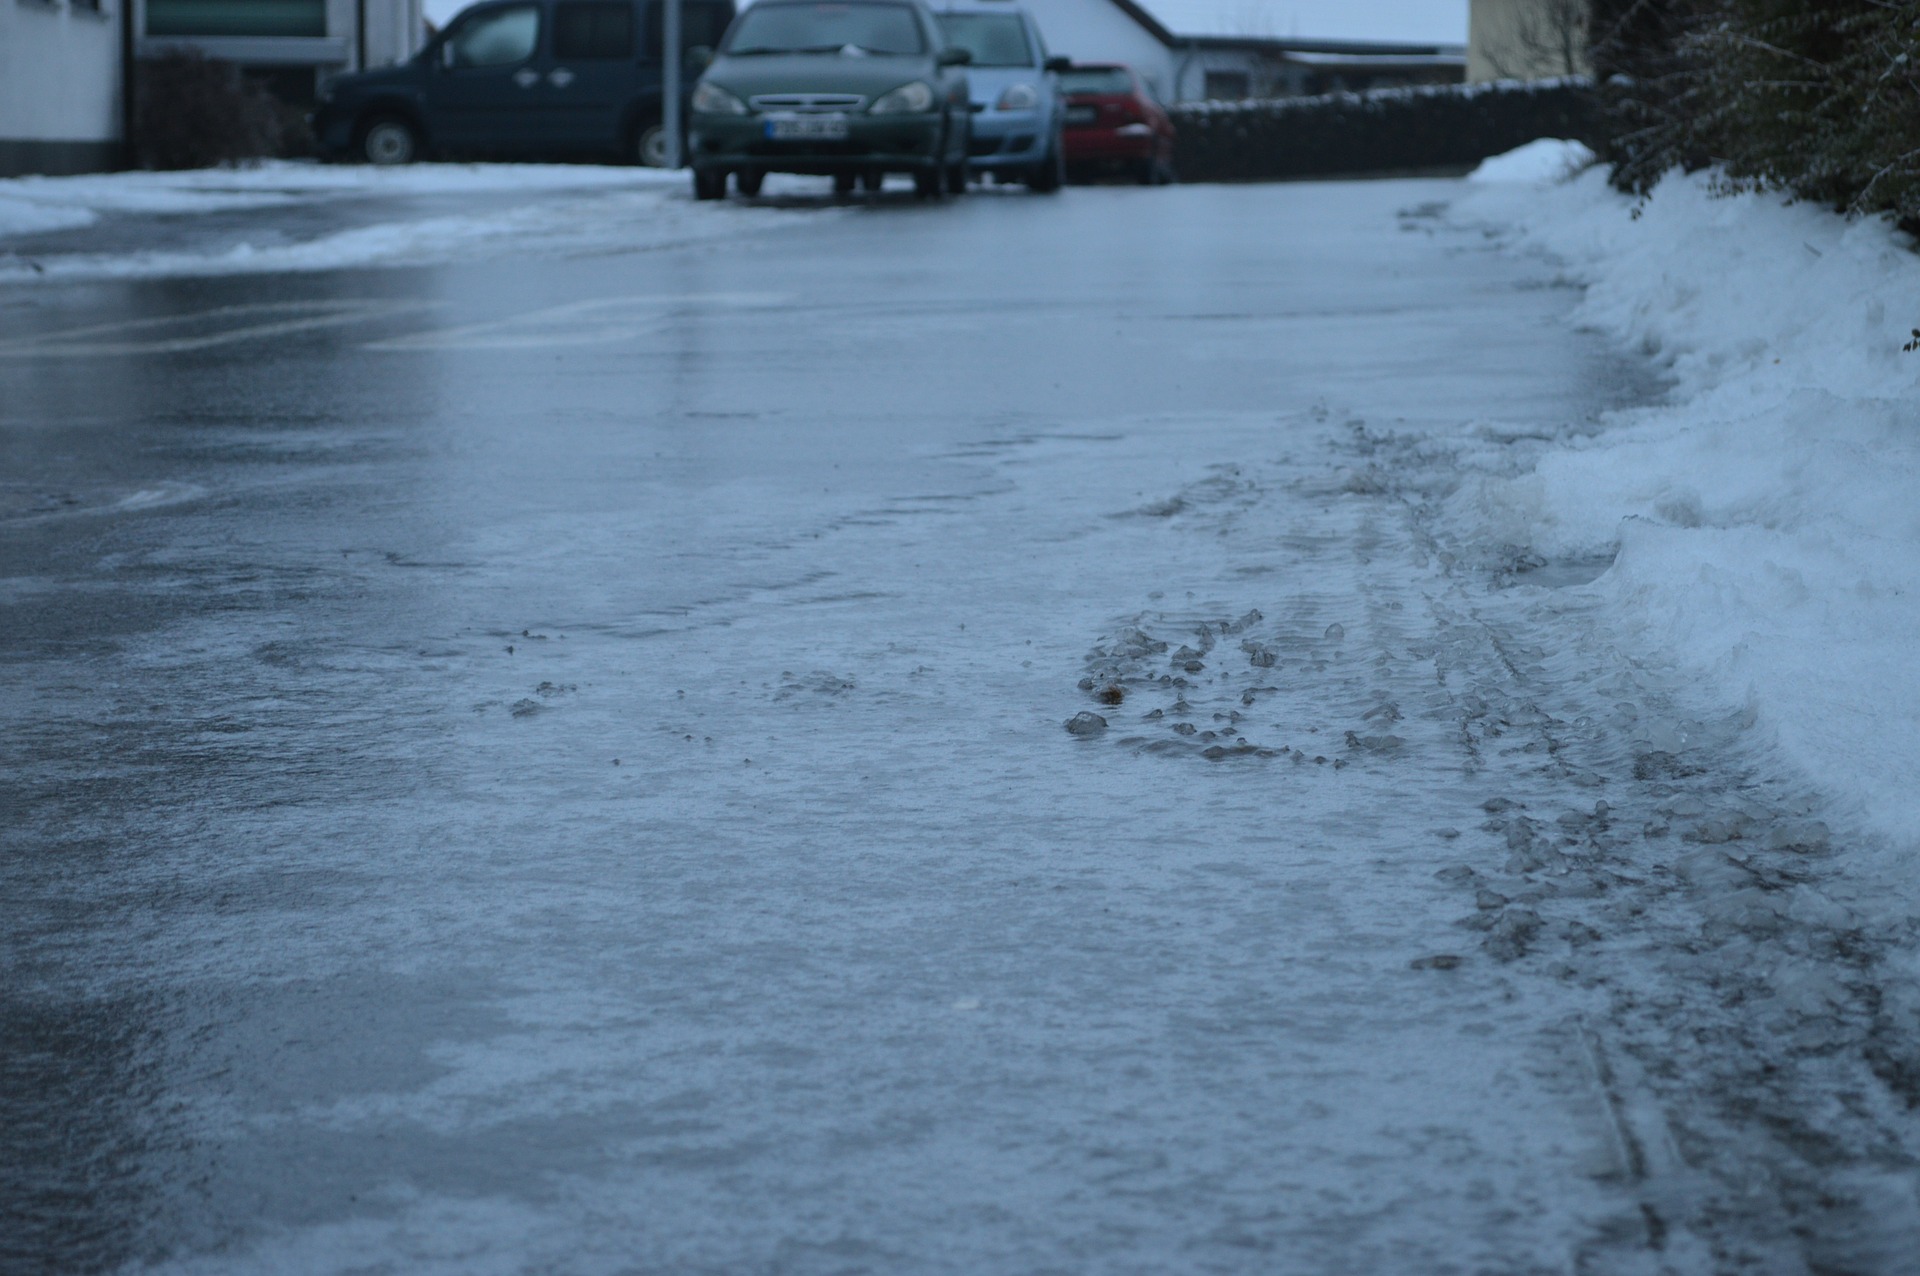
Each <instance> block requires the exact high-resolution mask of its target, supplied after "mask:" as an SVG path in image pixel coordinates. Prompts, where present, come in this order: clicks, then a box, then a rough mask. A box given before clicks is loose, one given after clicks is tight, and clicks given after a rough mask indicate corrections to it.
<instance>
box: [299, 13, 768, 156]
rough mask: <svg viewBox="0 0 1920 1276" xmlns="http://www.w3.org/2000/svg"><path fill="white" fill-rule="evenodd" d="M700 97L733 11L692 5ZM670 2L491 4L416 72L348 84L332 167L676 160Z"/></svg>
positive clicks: (336, 91) (329, 129) (687, 30)
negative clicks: (672, 151) (457, 158)
mask: <svg viewBox="0 0 1920 1276" xmlns="http://www.w3.org/2000/svg"><path fill="white" fill-rule="evenodd" d="M681 12H682V16H681V50H682V56H683V62H682V65H683V66H684V67H685V68H686V76H685V79H684V83H685V84H686V87H687V89H688V90H689V91H691V89H692V87H693V81H694V80H695V78H697V76H698V75H699V70H700V67H701V66H702V65H704V63H705V60H706V55H707V54H710V52H711V50H712V49H713V48H714V46H716V45H718V44H719V43H720V36H721V34H722V33H723V32H725V31H726V29H727V24H728V23H729V22H731V21H732V20H733V3H732V0H683V4H682V10H681ZM661 18H662V15H661V5H660V4H659V3H658V0H488V2H487V3H484V4H477V5H474V6H472V7H471V8H468V9H463V10H461V12H460V13H459V15H458V16H456V17H455V18H454V19H453V21H451V22H449V23H448V24H447V29H446V30H445V31H443V32H441V33H440V34H439V35H436V36H435V37H434V38H433V39H432V40H429V41H428V42H427V46H426V47H425V48H424V49H422V50H420V52H419V54H418V55H416V56H415V57H414V58H413V60H412V61H410V62H406V63H404V64H402V65H400V66H394V67H385V68H382V69H381V70H378V71H362V72H358V73H356V74H352V75H342V76H337V77H335V78H334V79H332V80H330V81H328V83H327V84H326V86H325V87H324V88H323V89H322V90H321V101H320V107H319V109H318V110H317V111H315V112H314V115H313V132H314V138H315V140H316V141H317V142H318V144H319V147H320V150H321V153H322V154H323V155H327V156H329V157H335V158H339V157H344V158H349V159H359V160H365V161H367V162H368V163H372V164H405V163H408V162H410V161H412V160H415V159H419V158H421V157H423V156H425V155H428V154H437V155H473V156H481V155H485V156H502V157H506V156H513V157H522V158H524V157H529V156H552V157H555V158H560V157H568V156H594V155H598V156H604V157H609V158H613V157H617V158H623V159H626V160H629V161H631V162H635V163H641V164H653V165H659V164H661V163H664V162H665V160H666V152H667V145H666V135H665V134H664V133H663V132H662V131H661V127H660V120H661V97H660V85H661V66H662V62H661V57H660V50H661V45H662V43H663V41H662V38H661Z"/></svg>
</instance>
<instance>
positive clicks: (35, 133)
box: [0, 0, 132, 177]
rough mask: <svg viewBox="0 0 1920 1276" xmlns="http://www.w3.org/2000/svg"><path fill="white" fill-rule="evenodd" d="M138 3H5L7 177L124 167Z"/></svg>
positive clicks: (1, 62)
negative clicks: (128, 32)
mask: <svg viewBox="0 0 1920 1276" xmlns="http://www.w3.org/2000/svg"><path fill="white" fill-rule="evenodd" d="M131 2H132V0H0V177H8V176H13V175H16V174H19V173H86V172H95V171H98V170H100V169H105V168H113V167H116V166H117V165H118V164H119V163H120V161H121V156H122V153H123V150H124V148H123V147H122V145H121V117H122V111H123V103H122V100H121V88H122V84H123V83H124V80H125V76H124V75H123V74H122V67H121V59H122V56H123V50H122V34H123V33H122V24H123V22H124V20H125V16H126V15H125V11H124V9H123V8H122V6H124V5H126V4H128V3H131Z"/></svg>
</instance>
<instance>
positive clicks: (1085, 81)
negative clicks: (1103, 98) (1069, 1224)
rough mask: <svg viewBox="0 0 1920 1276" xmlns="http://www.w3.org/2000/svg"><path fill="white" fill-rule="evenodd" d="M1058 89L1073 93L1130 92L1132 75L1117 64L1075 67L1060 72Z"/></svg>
mask: <svg viewBox="0 0 1920 1276" xmlns="http://www.w3.org/2000/svg"><path fill="white" fill-rule="evenodd" d="M1060 91H1061V92H1062V93H1066V94H1069V95H1071V94H1074V93H1131V92H1133V77H1132V76H1131V75H1129V74H1127V72H1125V71H1123V70H1121V69H1120V68H1119V67H1117V66H1094V67H1077V68H1075V69H1074V70H1071V71H1062V72H1061V73H1060Z"/></svg>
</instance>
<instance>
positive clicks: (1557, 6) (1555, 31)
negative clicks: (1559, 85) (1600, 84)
mask: <svg viewBox="0 0 1920 1276" xmlns="http://www.w3.org/2000/svg"><path fill="white" fill-rule="evenodd" d="M1586 19H1587V3H1586V0H1471V4H1470V5H1469V7H1468V10H1467V79H1468V80H1469V81H1474V82H1479V81H1485V80H1545V79H1551V78H1553V77H1554V76H1561V75H1587V74H1589V73H1590V71H1591V67H1590V66H1589V65H1588V62H1587V55H1586Z"/></svg>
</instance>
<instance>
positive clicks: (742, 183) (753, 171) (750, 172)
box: [733, 168, 767, 199]
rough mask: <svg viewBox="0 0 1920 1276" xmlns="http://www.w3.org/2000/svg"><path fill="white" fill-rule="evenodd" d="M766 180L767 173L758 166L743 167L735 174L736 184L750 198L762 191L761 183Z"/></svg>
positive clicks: (734, 182)
mask: <svg viewBox="0 0 1920 1276" xmlns="http://www.w3.org/2000/svg"><path fill="white" fill-rule="evenodd" d="M766 180H767V175H766V174H765V173H763V172H761V171H760V170H759V169H757V168H743V169H741V170H740V171H739V172H737V173H735V174H734V175H733V184H734V186H735V187H737V188H738V189H739V191H740V193H741V194H742V195H745V196H746V197H747V198H749V199H751V198H753V197H754V196H755V195H758V194H759V193H760V183H762V182H764V181H766Z"/></svg>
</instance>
